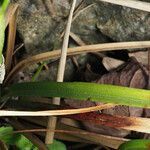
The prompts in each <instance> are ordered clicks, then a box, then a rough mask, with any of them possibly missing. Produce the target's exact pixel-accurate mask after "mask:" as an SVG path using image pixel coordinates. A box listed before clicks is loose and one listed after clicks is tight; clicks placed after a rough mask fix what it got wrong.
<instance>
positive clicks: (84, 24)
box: [71, 4, 109, 44]
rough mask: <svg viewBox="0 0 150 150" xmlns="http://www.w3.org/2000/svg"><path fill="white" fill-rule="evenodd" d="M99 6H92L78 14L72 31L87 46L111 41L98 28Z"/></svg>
mask: <svg viewBox="0 0 150 150" xmlns="http://www.w3.org/2000/svg"><path fill="white" fill-rule="evenodd" d="M98 9H99V8H98V6H97V5H96V4H91V5H89V6H86V7H85V8H83V9H82V10H81V11H79V12H78V15H77V17H75V19H74V21H73V23H72V28H71V31H72V32H73V33H75V34H76V35H78V36H79V37H80V38H81V39H82V40H83V41H84V42H85V43H86V44H96V43H104V42H107V41H108V40H109V39H108V38H107V37H106V36H104V35H103V34H102V33H101V32H100V31H99V30H98V28H97V26H96V25H97V22H98V17H97V12H96V11H95V10H98Z"/></svg>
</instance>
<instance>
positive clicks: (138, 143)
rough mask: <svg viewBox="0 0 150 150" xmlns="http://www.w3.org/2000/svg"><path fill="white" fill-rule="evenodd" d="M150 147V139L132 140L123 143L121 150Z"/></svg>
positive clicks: (141, 149) (147, 148)
mask: <svg viewBox="0 0 150 150" xmlns="http://www.w3.org/2000/svg"><path fill="white" fill-rule="evenodd" d="M149 149H150V140H132V141H129V142H126V143H123V144H122V145H121V146H120V147H119V150H149Z"/></svg>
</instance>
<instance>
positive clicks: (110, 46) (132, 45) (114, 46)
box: [4, 41, 150, 83]
mask: <svg viewBox="0 0 150 150" xmlns="http://www.w3.org/2000/svg"><path fill="white" fill-rule="evenodd" d="M149 47H150V41H135V42H117V43H105V44H95V45H86V46H79V47H74V48H69V49H68V56H71V55H78V54H82V53H88V52H98V51H101V52H102V51H112V50H120V49H136V48H149ZM60 54H61V51H60V50H54V51H51V52H46V53H42V54H38V55H35V56H32V57H29V58H27V59H25V60H23V61H21V62H20V63H18V64H17V65H16V66H15V67H14V68H13V69H12V71H11V72H10V73H9V74H8V76H7V77H6V79H5V82H4V83H6V82H9V81H11V80H13V79H14V77H15V75H17V73H18V72H19V71H20V70H22V69H24V68H25V67H28V66H29V65H31V64H33V63H38V62H40V61H45V60H49V59H56V58H59V57H60Z"/></svg>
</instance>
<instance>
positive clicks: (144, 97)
mask: <svg viewBox="0 0 150 150" xmlns="http://www.w3.org/2000/svg"><path fill="white" fill-rule="evenodd" d="M8 91H9V92H8V95H9V96H41V97H62V98H74V99H79V100H87V99H89V100H93V101H98V102H105V103H115V104H119V105H127V106H137V107H144V108H150V90H143V89H134V88H127V87H121V86H114V85H104V84H96V83H82V82H73V83H69V82H66V83H58V82H34V83H19V84H14V85H12V86H10V87H9V88H8Z"/></svg>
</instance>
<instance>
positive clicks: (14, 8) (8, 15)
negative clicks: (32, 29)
mask: <svg viewBox="0 0 150 150" xmlns="http://www.w3.org/2000/svg"><path fill="white" fill-rule="evenodd" d="M18 7H19V5H18V4H10V5H9V6H8V9H7V12H6V15H5V20H6V27H7V26H8V24H9V22H10V20H11V18H12V17H13V15H14V14H15V13H16V11H17V9H18Z"/></svg>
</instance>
